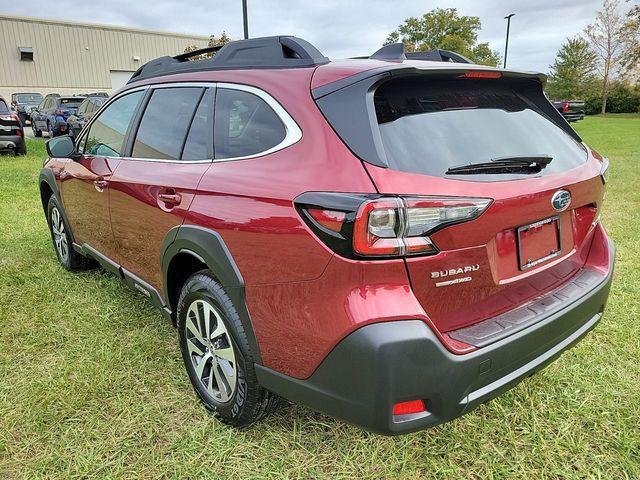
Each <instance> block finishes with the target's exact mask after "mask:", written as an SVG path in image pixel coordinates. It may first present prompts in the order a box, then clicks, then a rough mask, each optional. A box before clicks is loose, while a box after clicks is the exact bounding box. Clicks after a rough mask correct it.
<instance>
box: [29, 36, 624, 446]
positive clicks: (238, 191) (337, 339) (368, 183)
mask: <svg viewBox="0 0 640 480" xmlns="http://www.w3.org/2000/svg"><path fill="white" fill-rule="evenodd" d="M209 50H211V49H209ZM200 53H202V51H200V52H194V53H191V54H183V55H179V56H177V57H173V58H171V57H162V58H159V59H156V60H154V61H151V62H149V63H147V64H146V65H144V66H143V67H142V68H141V69H140V70H138V72H136V73H135V74H134V76H133V77H132V79H131V80H130V81H129V83H128V85H127V86H126V87H125V88H124V89H122V90H121V91H120V92H118V93H117V94H116V95H114V96H113V98H111V99H110V100H109V101H108V102H107V103H106V104H105V105H104V106H103V107H102V109H101V110H100V112H98V113H97V114H96V115H95V116H94V117H93V119H92V120H91V121H90V122H89V123H88V124H87V125H86V126H85V127H84V128H83V130H82V132H81V133H80V134H79V135H78V137H77V139H76V140H75V142H74V141H72V140H71V139H70V138H68V137H59V138H55V139H52V140H50V141H49V143H48V152H49V156H50V158H49V159H48V160H47V161H46V163H45V166H44V169H43V170H42V173H41V175H40V192H41V196H42V205H43V207H44V209H45V212H46V215H47V220H48V222H49V226H50V227H51V235H52V239H53V241H54V244H55V249H56V252H57V256H58V259H59V260H60V262H61V263H62V265H63V266H64V267H65V268H67V269H70V270H76V269H80V268H85V267H87V266H90V264H91V263H93V262H96V261H97V262H98V263H99V264H101V265H102V266H103V267H104V268H106V269H107V270H110V271H112V272H113V273H115V274H116V275H117V276H119V277H121V278H122V279H123V280H124V281H125V282H126V283H127V284H129V285H130V286H131V287H132V288H134V289H136V290H138V291H140V292H141V293H142V294H143V295H145V296H147V297H149V299H150V300H151V301H152V302H153V303H154V304H156V305H157V306H158V307H160V309H161V310H162V312H163V313H164V315H165V316H166V317H167V318H168V319H169V318H170V319H172V320H173V321H174V322H175V323H176V325H177V328H178V333H179V342H180V348H181V351H182V356H183V358H184V363H185V365H186V369H187V372H188V375H189V378H190V380H191V382H192V384H193V387H194V389H195V391H196V393H197V394H198V396H199V397H200V399H201V400H202V402H203V403H204V405H205V406H206V408H207V409H209V410H210V411H211V412H213V413H214V414H215V415H216V416H218V417H219V418H220V419H221V420H222V421H223V422H226V423H228V424H231V425H235V426H243V425H247V424H250V423H252V422H254V421H256V420H258V419H260V418H261V417H263V416H264V415H265V414H266V413H268V412H269V411H270V410H272V408H273V407H274V406H275V405H276V404H277V403H278V399H279V398H281V397H284V398H286V399H288V400H291V401H294V402H299V403H302V404H304V405H307V406H309V407H311V408H313V409H316V410H319V411H322V412H325V413H328V414H330V415H333V416H335V417H339V418H342V419H344V420H347V421H349V422H352V423H355V424H357V425H360V426H362V427H364V428H366V429H368V430H371V431H375V432H380V433H384V434H397V433H404V432H410V431H415V430H419V429H422V428H425V427H428V426H432V425H435V424H438V423H442V422H445V421H448V420H451V419H453V418H455V417H458V416H460V415H462V414H464V413H466V412H468V411H470V410H471V409H472V408H474V407H475V406H477V405H478V404H480V403H483V402H486V401H487V400H489V399H491V398H493V397H495V396H496V395H498V394H499V393H501V392H503V391H505V390H506V389H508V388H510V387H512V386H514V385H515V384H517V383H518V382H519V381H521V380H522V379H523V378H525V377H527V376H529V375H531V374H532V373H533V372H535V371H537V370H539V369H540V368H542V367H544V366H545V365H547V364H548V363H549V362H551V361H553V360H554V359H555V358H557V357H558V356H559V355H560V353H561V352H563V351H564V350H566V349H567V348H569V347H571V346H572V345H573V344H575V343H576V342H577V341H579V340H580V339H581V338H582V337H584V336H585V335H586V334H587V332H589V331H590V330H591V329H592V328H593V327H594V326H595V325H596V324H597V323H598V321H599V320H600V318H601V316H602V314H603V310H604V307H605V303H606V300H607V296H608V293H609V287H610V282H611V275H612V269H613V259H614V248H613V244H612V242H611V240H610V239H609V237H608V236H607V234H606V232H605V230H604V228H603V227H602V224H601V223H600V210H601V207H602V199H603V196H604V190H605V183H606V180H607V166H608V161H607V160H606V158H603V157H601V156H600V155H598V154H597V153H596V152H594V151H593V150H591V149H589V147H587V146H586V145H585V144H584V143H583V142H582V140H581V139H580V137H579V136H578V134H577V133H576V132H575V131H573V130H572V129H571V128H570V127H569V125H568V124H567V122H566V121H565V120H564V119H563V118H562V115H561V114H560V113H559V112H558V111H557V110H556V109H555V108H554V107H553V105H552V104H551V103H550V102H549V101H548V100H547V98H546V97H545V95H544V93H543V86H544V82H545V78H544V76H542V75H539V74H532V73H526V72H520V71H512V70H500V69H496V68H489V67H484V66H479V65H473V64H470V63H469V61H468V60H466V59H465V58H464V57H461V56H459V55H457V54H454V53H452V52H447V51H442V50H436V51H430V52H417V53H406V54H405V53H404V51H403V49H402V46H401V45H392V46H388V47H384V48H382V49H381V50H379V51H378V52H376V53H375V54H374V55H372V56H371V57H368V58H360V59H350V60H343V61H329V60H328V59H327V58H326V57H324V56H323V55H322V54H321V53H320V52H319V51H318V50H317V49H316V48H314V47H313V46H312V45H310V44H309V43H308V42H306V41H304V40H301V39H299V38H295V37H287V36H282V37H270V38H257V39H251V40H244V41H237V42H233V43H229V44H227V45H226V46H224V47H222V48H221V49H219V51H217V53H216V54H215V56H213V57H212V58H207V59H203V60H189V55H197V54H200Z"/></svg>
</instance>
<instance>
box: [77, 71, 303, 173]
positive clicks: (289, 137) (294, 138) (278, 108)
mask: <svg viewBox="0 0 640 480" xmlns="http://www.w3.org/2000/svg"><path fill="white" fill-rule="evenodd" d="M175 87H201V88H211V87H215V88H226V89H229V90H241V91H243V92H247V93H251V94H253V95H255V96H257V97H259V98H260V99H261V100H263V101H264V102H265V103H266V104H267V105H269V107H271V109H272V110H273V111H274V112H275V113H276V115H277V116H278V118H279V119H280V121H281V122H282V124H283V125H284V128H285V136H284V139H283V140H282V142H280V143H279V144H277V145H275V146H273V147H271V148H269V149H267V150H264V151H262V152H258V153H254V154H252V155H246V156H243V157H229V158H217V159H216V158H209V159H205V160H167V159H160V158H155V159H154V158H137V157H109V158H122V159H123V160H133V161H136V162H160V163H180V164H189V163H214V162H215V163H217V162H231V161H235V160H247V159H250V158H257V157H262V156H265V155H269V154H271V153H275V152H278V151H280V150H283V149H285V148H287V147H290V146H291V145H294V144H296V143H298V142H299V141H300V140H301V139H302V130H301V129H300V127H299V126H298V124H297V123H296V121H295V120H294V119H293V118H292V117H291V115H289V112H287V111H286V110H285V108H284V107H283V106H282V105H280V103H279V102H278V101H277V100H276V99H275V98H273V97H272V96H271V95H269V94H268V93H267V92H265V91H264V90H262V89H260V88H257V87H253V86H251V85H245V84H243V83H226V82H171V83H161V84H157V85H142V86H140V87H135V88H131V89H128V90H124V91H122V92H120V93H118V94H116V95H114V96H113V97H111V98H109V101H108V102H105V103H104V105H102V107H100V109H99V110H98V111H97V112H96V113H95V114H94V115H93V117H92V118H91V121H90V122H89V123H87V125H85V127H84V128H83V129H82V130H81V131H80V133H79V134H78V137H77V138H82V135H83V134H84V133H85V131H87V132H88V131H89V128H90V127H91V125H92V124H93V122H94V121H95V119H97V118H98V117H99V116H100V115H101V114H102V111H103V110H104V109H106V108H107V107H108V106H109V105H111V103H113V102H114V101H116V100H117V99H118V98H120V97H123V96H125V95H128V94H130V93H133V92H136V91H139V90H156V89H160V88H175ZM212 133H213V132H212ZM214 148H215V144H214Z"/></svg>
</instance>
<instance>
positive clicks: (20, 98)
mask: <svg viewBox="0 0 640 480" xmlns="http://www.w3.org/2000/svg"><path fill="white" fill-rule="evenodd" d="M15 100H16V102H18V103H40V102H41V101H42V95H40V94H39V93H17V94H16V95H15Z"/></svg>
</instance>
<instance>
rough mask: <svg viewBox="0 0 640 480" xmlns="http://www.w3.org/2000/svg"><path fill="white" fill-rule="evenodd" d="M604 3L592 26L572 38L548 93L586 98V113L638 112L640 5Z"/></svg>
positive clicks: (552, 74)
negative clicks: (625, 7) (624, 8)
mask: <svg viewBox="0 0 640 480" xmlns="http://www.w3.org/2000/svg"><path fill="white" fill-rule="evenodd" d="M629 3H630V2H629V1H628V0H627V1H625V3H624V4H621V2H620V0H604V3H603V5H602V9H601V10H600V11H598V13H597V14H596V17H595V19H594V21H593V22H592V23H590V24H589V25H587V26H586V27H585V29H584V31H583V32H582V34H580V35H576V36H575V37H571V38H568V39H567V40H566V41H565V42H564V43H563V44H562V46H561V47H560V50H559V51H558V54H557V55H556V59H555V61H554V62H553V64H552V65H551V66H550V72H549V81H548V83H547V94H548V95H549V96H550V97H551V98H554V99H577V98H581V99H585V100H586V106H585V110H586V113H587V114H593V113H602V114H604V113H605V112H607V111H608V112H616V113H624V112H638V111H640V5H632V6H630V8H628V10H627V11H626V12H624V13H621V12H623V8H622V7H623V6H625V5H628V4H629Z"/></svg>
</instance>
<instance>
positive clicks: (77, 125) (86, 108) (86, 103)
mask: <svg viewBox="0 0 640 480" xmlns="http://www.w3.org/2000/svg"><path fill="white" fill-rule="evenodd" d="M106 101H107V98H105V97H103V96H99V97H87V98H85V99H84V100H83V101H82V103H81V104H80V106H79V107H78V110H77V111H76V113H74V114H73V115H69V118H67V125H68V132H69V136H70V137H71V138H74V137H76V136H77V135H78V134H79V133H80V130H82V128H83V127H84V126H85V125H86V123H87V122H88V121H89V120H91V117H93V115H94V114H95V113H96V112H97V111H98V110H100V107H102V105H104V104H105V102H106Z"/></svg>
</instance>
